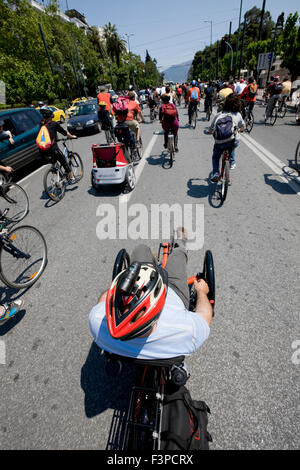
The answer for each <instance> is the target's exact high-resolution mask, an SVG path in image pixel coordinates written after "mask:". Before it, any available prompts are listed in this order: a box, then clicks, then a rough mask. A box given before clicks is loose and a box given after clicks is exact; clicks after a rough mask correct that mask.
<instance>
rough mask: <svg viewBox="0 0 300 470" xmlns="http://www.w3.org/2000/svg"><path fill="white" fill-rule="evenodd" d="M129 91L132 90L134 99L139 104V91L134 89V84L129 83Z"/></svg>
mask: <svg viewBox="0 0 300 470" xmlns="http://www.w3.org/2000/svg"><path fill="white" fill-rule="evenodd" d="M128 91H129V92H130V91H131V92H132V93H134V101H135V102H136V103H137V104H140V102H139V97H138V94H137V92H136V91H135V90H134V88H133V85H129V87H128Z"/></svg>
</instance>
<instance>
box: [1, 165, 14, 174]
mask: <svg viewBox="0 0 300 470" xmlns="http://www.w3.org/2000/svg"><path fill="white" fill-rule="evenodd" d="M0 171H5V172H6V173H8V174H9V173H12V172H13V171H14V169H13V168H12V167H11V166H3V165H0Z"/></svg>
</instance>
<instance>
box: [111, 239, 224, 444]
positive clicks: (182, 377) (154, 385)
mask: <svg viewBox="0 0 300 470" xmlns="http://www.w3.org/2000/svg"><path fill="white" fill-rule="evenodd" d="M173 249H174V240H172V241H171V242H169V243H161V244H160V248H159V254H158V264H159V265H160V266H161V267H162V268H165V267H166V265H167V261H168V258H169V255H170V254H171V253H172V251H173ZM161 252H162V259H161ZM129 266H130V257H129V254H128V253H127V251H126V250H125V249H122V250H121V251H120V252H119V253H118V255H117V257H116V261H115V264H114V268H113V276H112V277H113V279H115V277H116V276H117V275H118V274H120V273H121V272H122V271H123V270H124V269H127V268H128V267H129ZM196 279H198V280H199V279H204V280H205V281H206V282H207V284H208V286H209V294H208V298H209V301H210V303H211V305H212V306H213V308H214V306H215V272H214V262H213V256H212V253H211V251H207V252H206V254H205V258H204V263H203V270H202V272H200V273H198V274H196V275H195V276H192V277H190V278H189V279H188V280H187V282H188V285H189V289H190V307H189V308H190V310H191V311H193V312H194V311H195V310H196V303H197V294H196V292H195V289H194V282H195V280H196ZM105 356H106V358H107V360H108V365H109V366H111V367H112V366H114V370H115V371H116V370H120V365H121V364H122V362H123V361H126V362H131V363H134V364H135V365H136V367H137V369H136V376H135V380H134V385H133V387H132V390H131V396H130V403H129V408H128V412H127V416H126V419H125V422H124V423H122V424H123V427H124V434H123V436H122V437H121V440H120V436H117V435H116V436H110V439H109V444H108V447H107V448H106V450H115V447H114V445H116V442H114V440H115V439H118V440H119V442H118V443H117V448H118V450H130V451H133V450H138V451H153V450H161V445H162V442H161V427H162V421H163V414H164V397H165V394H166V393H167V392H168V389H170V388H174V387H178V386H179V385H184V384H185V383H186V382H187V381H188V379H189V377H190V374H189V372H188V369H187V367H186V365H185V363H184V360H185V357H184V356H178V357H175V358H170V359H161V360H141V359H130V358H125V357H121V356H117V355H115V354H110V353H107V352H106V353H105ZM112 428H113V429H115V432H116V434H117V431H116V426H114V427H112Z"/></svg>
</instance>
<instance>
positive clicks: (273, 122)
mask: <svg viewBox="0 0 300 470" xmlns="http://www.w3.org/2000/svg"><path fill="white" fill-rule="evenodd" d="M277 117H278V108H277V107H275V109H274V110H273V113H272V115H271V117H270V124H271V126H274V124H275V122H276V121H277Z"/></svg>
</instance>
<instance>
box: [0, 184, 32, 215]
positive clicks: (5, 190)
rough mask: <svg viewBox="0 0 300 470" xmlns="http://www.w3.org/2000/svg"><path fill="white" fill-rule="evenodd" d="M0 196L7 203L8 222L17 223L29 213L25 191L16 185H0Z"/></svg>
mask: <svg viewBox="0 0 300 470" xmlns="http://www.w3.org/2000/svg"><path fill="white" fill-rule="evenodd" d="M0 196H2V197H3V198H4V200H5V201H6V202H8V203H9V207H8V209H9V213H8V217H7V219H8V220H9V222H13V223H17V222H20V221H21V220H23V219H24V218H25V217H26V215H27V214H28V212H29V199H28V196H27V193H26V191H25V190H24V189H23V188H22V187H21V186H20V185H18V184H16V183H6V184H3V185H1V186H0ZM1 201H2V200H1Z"/></svg>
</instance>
